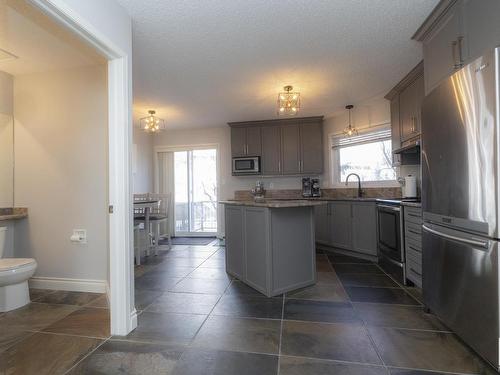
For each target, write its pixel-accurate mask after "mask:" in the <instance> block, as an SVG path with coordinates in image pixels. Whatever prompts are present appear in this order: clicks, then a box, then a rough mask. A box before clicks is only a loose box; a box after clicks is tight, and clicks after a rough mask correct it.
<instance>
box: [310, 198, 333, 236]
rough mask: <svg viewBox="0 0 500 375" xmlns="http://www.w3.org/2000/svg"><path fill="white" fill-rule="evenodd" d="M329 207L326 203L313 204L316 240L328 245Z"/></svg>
mask: <svg viewBox="0 0 500 375" xmlns="http://www.w3.org/2000/svg"><path fill="white" fill-rule="evenodd" d="M329 212H330V211H329V208H328V204H323V205H321V206H314V229H315V235H316V242H319V243H322V244H325V245H328V243H329V242H330V240H329V237H330V224H329V219H330V215H329Z"/></svg>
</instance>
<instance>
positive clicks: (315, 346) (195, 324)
mask: <svg viewBox="0 0 500 375" xmlns="http://www.w3.org/2000/svg"><path fill="white" fill-rule="evenodd" d="M317 258H318V261H317V269H318V283H317V284H316V285H314V286H312V287H309V288H304V289H301V290H298V291H295V292H293V293H289V294H287V295H285V296H278V297H274V298H266V297H264V296H263V295H261V294H260V293H259V292H257V291H255V290H254V289H252V288H250V287H248V286H247V285H245V284H243V283H241V282H239V281H237V280H234V279H233V278H231V277H230V276H228V275H227V274H226V273H225V271H224V268H223V265H224V248H223V247H218V244H216V243H214V244H213V245H212V244H211V245H208V246H174V248H173V249H172V250H171V251H162V252H161V253H160V255H159V256H158V257H150V258H146V259H144V263H143V264H142V265H141V266H139V267H136V291H135V293H136V308H137V310H138V312H139V316H138V327H137V329H136V330H135V331H133V332H132V333H131V334H129V335H128V336H126V337H109V321H108V320H109V318H108V315H107V309H106V307H107V304H106V300H105V298H103V296H100V295H92V294H88V293H85V294H75V293H65V292H51V291H41V290H32V295H33V299H34V302H33V303H32V304H31V305H30V306H28V307H26V308H24V309H20V310H19V311H16V312H12V313H7V314H1V315H0V374H1V373H4V372H5V373H9V374H10V373H13V374H16V373H19V374H30V373H33V374H44V373H46V374H63V373H69V374H116V373H120V374H173V375H205V374H206V375H234V374H237V375H277V374H279V375H326V374H340V375H433V374H434V375H437V374H494V372H493V371H492V370H491V369H490V368H489V367H487V365H485V364H484V363H483V362H482V361H481V360H480V359H479V358H478V357H477V356H476V355H474V354H473V353H472V352H471V351H470V350H469V349H468V348H467V347H466V346H465V345H464V344H463V343H461V341H460V340H458V339H457V338H456V337H455V335H454V334H453V333H451V332H449V331H448V330H447V329H446V327H445V326H444V325H442V324H441V323H440V321H439V320H438V319H437V318H436V317H434V316H433V315H429V314H426V313H425V312H424V311H423V309H422V305H421V303H420V302H419V301H420V300H421V293H420V291H419V290H418V289H416V288H402V287H400V286H399V285H398V284H397V283H395V282H394V281H393V280H392V279H391V278H390V277H388V276H387V275H385V274H384V272H383V271H382V270H381V269H380V268H378V266H377V265H375V264H372V263H370V262H367V261H363V260H359V259H355V258H351V257H348V256H344V255H337V254H329V255H326V254H322V253H318V256H317Z"/></svg>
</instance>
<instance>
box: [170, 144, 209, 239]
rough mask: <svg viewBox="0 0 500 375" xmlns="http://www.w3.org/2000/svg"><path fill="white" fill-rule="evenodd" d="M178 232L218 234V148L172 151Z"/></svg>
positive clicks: (176, 227) (182, 233) (204, 234)
mask: <svg viewBox="0 0 500 375" xmlns="http://www.w3.org/2000/svg"><path fill="white" fill-rule="evenodd" d="M173 154H174V155H173V167H174V168H173V169H174V183H173V185H174V218H175V219H174V230H175V235H176V236H211V235H216V234H217V150H216V149H194V150H185V151H175V152H173Z"/></svg>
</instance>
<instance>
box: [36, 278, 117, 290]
mask: <svg viewBox="0 0 500 375" xmlns="http://www.w3.org/2000/svg"><path fill="white" fill-rule="evenodd" d="M107 284H108V282H107V281H106V280H88V279H65V278H58V277H32V278H31V279H30V280H29V285H30V287H31V288H37V289H53V290H66V291H70V292H91V293H107V292H108V288H107Z"/></svg>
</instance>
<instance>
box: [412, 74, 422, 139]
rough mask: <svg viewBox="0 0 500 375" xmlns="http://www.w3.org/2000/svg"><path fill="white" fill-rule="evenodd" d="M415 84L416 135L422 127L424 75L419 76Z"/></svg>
mask: <svg viewBox="0 0 500 375" xmlns="http://www.w3.org/2000/svg"><path fill="white" fill-rule="evenodd" d="M413 84H414V98H415V118H416V120H415V129H414V135H418V134H420V132H421V129H422V102H423V101H424V97H425V87H424V76H420V77H418V78H417V79H416V80H415V82H414V83H413Z"/></svg>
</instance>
